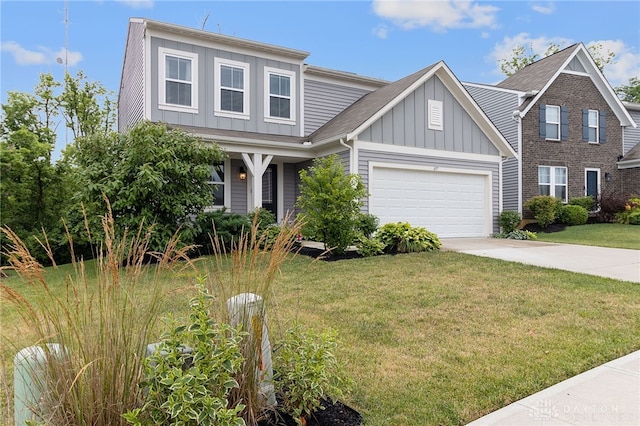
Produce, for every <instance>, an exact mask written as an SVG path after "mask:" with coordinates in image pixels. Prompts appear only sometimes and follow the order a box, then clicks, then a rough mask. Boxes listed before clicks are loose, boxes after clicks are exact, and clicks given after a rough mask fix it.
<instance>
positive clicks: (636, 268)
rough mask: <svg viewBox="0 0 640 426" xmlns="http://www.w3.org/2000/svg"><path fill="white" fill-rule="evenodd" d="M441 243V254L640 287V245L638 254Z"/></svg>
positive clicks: (498, 242) (478, 241)
mask: <svg viewBox="0 0 640 426" xmlns="http://www.w3.org/2000/svg"><path fill="white" fill-rule="evenodd" d="M441 242H442V250H452V251H457V252H460V253H466V254H472V255H475V256H483V257H492V258H495V259H502V260H508V261H511V262H519V263H525V264H528V265H536V266H542V267H546V268H554V269H563V270H566V271H573V272H580V273H583V274H589V275H597V276H601V277H607V278H615V279H617V280H624V281H632V282H637V283H640V242H639V244H638V248H639V250H627V249H617V248H605V247H592V246H581V245H574V244H558V243H547V242H541V241H520V240H507V239H501V238H443V239H442V240H441Z"/></svg>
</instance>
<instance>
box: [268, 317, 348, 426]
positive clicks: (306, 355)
mask: <svg viewBox="0 0 640 426" xmlns="http://www.w3.org/2000/svg"><path fill="white" fill-rule="evenodd" d="M336 336H337V334H336V332H335V331H333V330H328V331H325V332H323V333H316V332H313V331H311V330H308V331H304V330H302V329H301V327H300V326H298V325H294V327H293V328H291V329H289V330H287V332H286V333H285V337H284V339H283V341H282V342H280V347H279V348H278V350H277V351H276V352H275V354H274V360H273V363H274V384H275V387H276V390H277V392H279V393H280V394H281V396H282V408H283V410H284V412H286V413H288V414H290V415H291V416H292V417H293V418H294V419H295V420H296V423H298V424H299V425H302V424H306V421H305V420H306V419H307V418H309V416H310V415H311V413H313V411H316V410H318V409H323V408H324V407H323V406H322V401H323V400H327V399H330V400H335V399H337V398H341V397H342V396H343V395H344V392H345V390H347V389H348V387H349V381H348V380H347V379H346V377H345V376H344V375H343V372H342V367H341V365H340V364H339V363H338V361H337V359H336V357H335V353H334V352H335V350H336V347H337V340H336Z"/></svg>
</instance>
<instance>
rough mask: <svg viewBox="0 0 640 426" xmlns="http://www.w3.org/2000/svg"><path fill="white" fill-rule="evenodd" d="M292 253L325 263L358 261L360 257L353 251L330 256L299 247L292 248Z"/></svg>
mask: <svg viewBox="0 0 640 426" xmlns="http://www.w3.org/2000/svg"><path fill="white" fill-rule="evenodd" d="M293 251H294V252H295V253H298V254H301V255H303V256H309V257H312V258H314V259H318V260H324V261H326V262H334V261H336V260H346V259H358V258H361V257H362V256H361V255H359V254H358V252H357V251H355V250H347V251H346V252H344V253H343V254H332V253H330V252H327V251H325V250H322V249H318V248H314V247H306V246H301V247H296V248H294V249H293Z"/></svg>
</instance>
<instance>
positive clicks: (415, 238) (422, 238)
mask: <svg viewBox="0 0 640 426" xmlns="http://www.w3.org/2000/svg"><path fill="white" fill-rule="evenodd" d="M376 238H377V239H378V240H380V241H381V242H382V243H383V244H384V247H385V248H384V251H385V252H386V253H412V252H421V251H435V250H439V249H440V246H441V243H440V240H439V239H438V236H437V235H436V234H434V233H432V232H429V231H427V230H426V229H425V228H420V227H412V226H411V225H410V224H409V223H408V222H397V223H387V224H384V225H383V226H382V227H381V228H380V229H379V230H378V232H377V234H376Z"/></svg>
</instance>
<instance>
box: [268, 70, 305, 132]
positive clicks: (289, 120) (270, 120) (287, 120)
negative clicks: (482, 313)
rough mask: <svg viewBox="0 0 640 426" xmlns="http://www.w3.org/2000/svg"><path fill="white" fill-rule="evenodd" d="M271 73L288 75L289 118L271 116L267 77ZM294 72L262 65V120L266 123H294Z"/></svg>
mask: <svg viewBox="0 0 640 426" xmlns="http://www.w3.org/2000/svg"><path fill="white" fill-rule="evenodd" d="M271 75H281V76H284V77H289V79H290V84H291V94H290V96H289V100H290V102H291V104H290V112H291V116H290V117H289V118H282V117H272V116H271V108H270V105H271V104H270V102H269V100H270V98H271V93H270V87H269V86H270V84H269V77H270V76H271ZM296 87H297V86H296V73H294V72H292V71H286V70H280V69H277V68H271V67H264V121H265V122H266V123H278V124H288V125H294V124H296ZM279 97H283V96H279Z"/></svg>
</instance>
